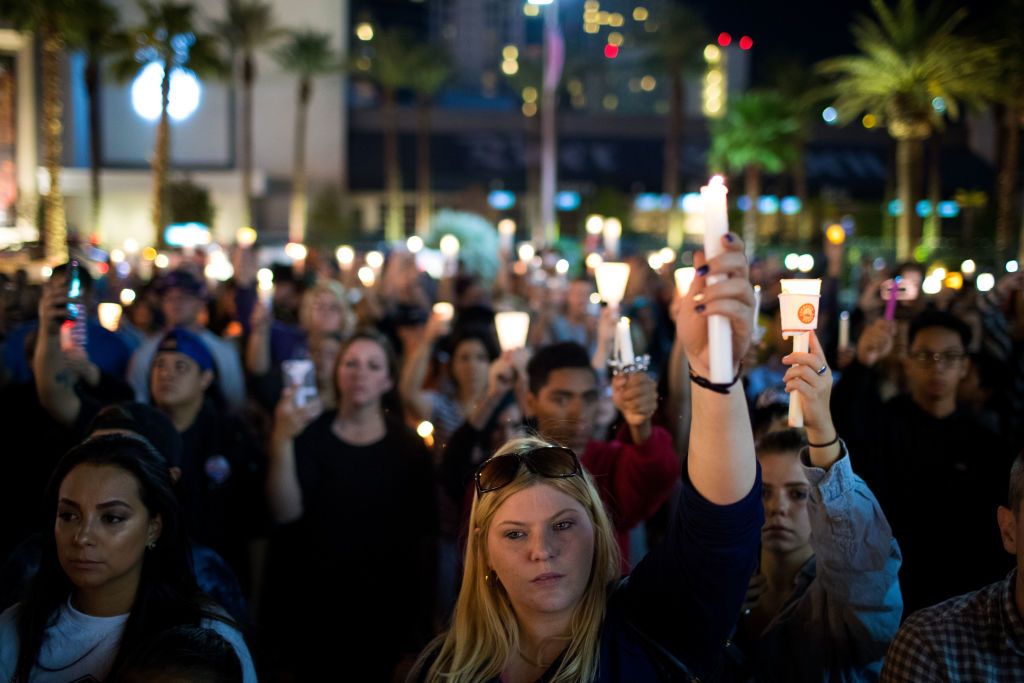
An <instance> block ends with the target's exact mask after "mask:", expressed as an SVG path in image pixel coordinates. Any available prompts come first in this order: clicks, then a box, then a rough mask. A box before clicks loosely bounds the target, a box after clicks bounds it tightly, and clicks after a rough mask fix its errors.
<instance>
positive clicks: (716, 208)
mask: <svg viewBox="0 0 1024 683" xmlns="http://www.w3.org/2000/svg"><path fill="white" fill-rule="evenodd" d="M727 193H728V190H727V189H726V187H725V181H724V180H723V179H722V176H717V175H716V176H714V177H713V178H711V180H710V181H708V184H707V185H705V186H704V187H702V188H700V195H701V199H702V200H703V203H704V256H705V258H707V260H709V261H710V260H711V259H713V258H715V257H716V256H718V255H719V254H721V253H722V252H723V251H725V247H723V246H722V237H723V236H725V234H726V233H728V232H729V214H728V210H727V207H726V195H727ZM722 278H723V276H722V275H712V276H709V277H708V280H707V282H708V284H709V285H713V284H715V283H716V282H718V281H720V280H721V279H722ZM708 355H709V359H708V362H709V364H710V366H711V367H710V368H709V370H710V373H711V381H712V382H714V383H715V384H727V383H729V382H731V381H732V378H733V367H732V327H731V326H730V325H729V320H728V319H727V318H725V317H723V316H720V315H712V316H709V317H708Z"/></svg>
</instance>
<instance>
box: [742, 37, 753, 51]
mask: <svg viewBox="0 0 1024 683" xmlns="http://www.w3.org/2000/svg"><path fill="white" fill-rule="evenodd" d="M752 47H754V39H753V38H751V37H750V36H743V37H742V38H740V49H741V50H749V49H750V48H752Z"/></svg>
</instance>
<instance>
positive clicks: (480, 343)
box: [399, 313, 499, 452]
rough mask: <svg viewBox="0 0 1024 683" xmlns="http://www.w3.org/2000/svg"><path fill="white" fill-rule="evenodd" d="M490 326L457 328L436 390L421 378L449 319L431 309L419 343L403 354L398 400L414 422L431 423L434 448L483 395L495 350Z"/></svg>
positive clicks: (424, 378) (427, 367)
mask: <svg viewBox="0 0 1024 683" xmlns="http://www.w3.org/2000/svg"><path fill="white" fill-rule="evenodd" d="M493 329H494V327H493V325H492V326H490V327H483V326H478V325H473V326H462V327H458V328H456V330H455V332H454V334H452V335H451V339H450V341H449V343H448V344H447V347H448V349H449V351H450V360H449V361H448V367H447V372H446V373H445V376H443V377H442V378H441V382H440V384H439V386H438V387H437V389H435V390H429V389H427V388H426V387H425V386H424V380H426V378H427V371H428V370H429V367H430V359H431V357H432V356H433V355H434V351H435V347H436V346H437V344H438V342H439V341H440V340H441V339H442V338H443V337H444V336H445V335H446V334H448V330H449V323H448V322H447V321H446V320H444V319H443V318H441V317H439V316H438V314H437V313H432V314H431V316H430V319H429V320H427V325H426V327H425V328H424V329H423V334H422V336H421V337H420V340H419V344H418V345H417V346H415V347H414V348H412V349H410V351H409V353H407V354H406V356H405V363H404V365H403V367H402V376H401V381H400V386H399V390H400V392H401V395H402V404H403V405H404V407H405V409H406V410H407V411H408V413H409V414H410V415H411V416H413V417H414V418H415V419H416V420H417V421H418V420H429V421H430V422H431V423H433V425H434V440H435V442H436V443H437V448H438V452H440V451H441V450H442V449H443V448H444V446H445V445H446V444H447V443H448V439H449V437H450V436H451V435H452V433H454V432H455V430H456V429H458V428H459V425H461V424H462V423H463V421H464V420H465V419H466V417H467V416H468V415H470V414H472V412H473V410H474V408H476V407H477V406H478V405H479V404H480V403H481V402H482V401H483V399H484V396H485V395H486V393H487V373H488V370H489V368H490V365H491V363H492V362H493V361H494V359H496V358H497V357H498V353H499V349H498V343H497V340H496V339H495V338H494V331H493Z"/></svg>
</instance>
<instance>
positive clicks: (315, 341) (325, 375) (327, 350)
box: [309, 336, 341, 386]
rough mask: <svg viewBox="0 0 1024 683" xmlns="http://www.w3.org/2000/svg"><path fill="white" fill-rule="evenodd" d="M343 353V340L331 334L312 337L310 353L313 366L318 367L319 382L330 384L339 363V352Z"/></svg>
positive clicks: (310, 339)
mask: <svg viewBox="0 0 1024 683" xmlns="http://www.w3.org/2000/svg"><path fill="white" fill-rule="evenodd" d="M339 353H341V342H340V341H338V340H337V339H336V338H334V337H331V336H321V337H310V338H309V355H310V357H311V358H312V359H313V367H314V368H316V377H317V382H318V383H320V384H326V385H328V386H330V383H331V374H332V373H333V372H334V368H335V366H336V365H337V364H338V354H339Z"/></svg>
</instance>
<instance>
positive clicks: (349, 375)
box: [338, 339, 393, 407]
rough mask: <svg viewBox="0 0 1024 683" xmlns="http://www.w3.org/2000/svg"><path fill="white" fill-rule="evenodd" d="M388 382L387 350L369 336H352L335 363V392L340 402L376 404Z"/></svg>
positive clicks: (384, 391) (388, 388) (390, 381)
mask: <svg viewBox="0 0 1024 683" xmlns="http://www.w3.org/2000/svg"><path fill="white" fill-rule="evenodd" d="M392 386H393V380H392V377H391V372H390V371H389V369H388V357H387V353H385V351H384V349H383V348H381V346H380V345H379V344H377V343H376V342H374V341H371V340H369V339H356V340H355V341H354V342H352V343H351V344H349V345H348V348H346V349H345V352H344V354H343V355H342V357H341V363H339V364H338V392H339V393H340V395H341V401H342V403H343V404H347V405H349V406H352V407H362V406H368V405H373V404H379V403H380V399H381V397H382V396H383V395H384V394H386V393H387V392H388V391H390V390H391V387H392Z"/></svg>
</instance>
